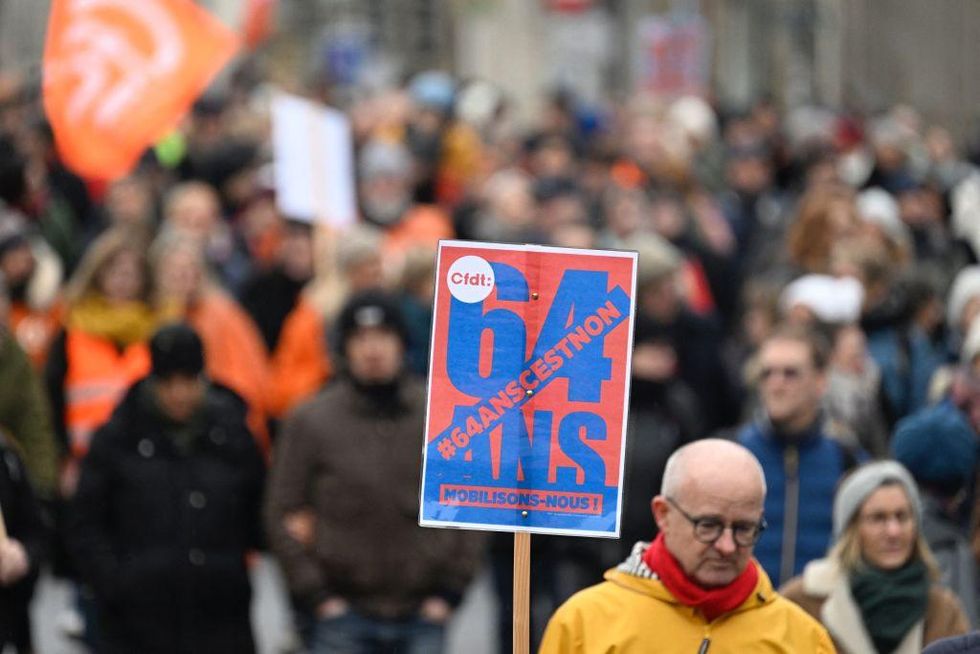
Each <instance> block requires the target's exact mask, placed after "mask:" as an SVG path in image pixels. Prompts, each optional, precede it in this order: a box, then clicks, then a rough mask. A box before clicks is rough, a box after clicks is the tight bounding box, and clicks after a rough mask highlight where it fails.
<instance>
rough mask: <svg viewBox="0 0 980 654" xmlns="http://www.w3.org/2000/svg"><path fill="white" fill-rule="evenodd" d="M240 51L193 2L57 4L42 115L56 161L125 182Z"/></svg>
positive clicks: (70, 0) (81, 0)
mask: <svg viewBox="0 0 980 654" xmlns="http://www.w3.org/2000/svg"><path fill="white" fill-rule="evenodd" d="M238 47H239V44H238V38H237V37H236V36H235V34H234V33H233V32H232V31H231V30H229V29H227V28H226V27H224V26H223V25H222V24H221V23H219V22H218V21H217V19H215V18H214V17H213V16H211V14H209V13H208V12H207V11H205V10H203V9H201V8H200V7H198V6H197V5H195V4H194V2H193V1H192V0H139V2H134V1H133V0H54V2H53V4H52V7H51V15H50V18H49V20H48V35H47V42H46V43H45V46H44V109H45V111H46V113H47V115H48V120H49V121H50V122H51V126H52V128H53V130H54V135H55V141H56V143H57V145H58V151H59V153H60V155H61V158H62V159H63V160H64V162H65V163H66V164H67V165H68V166H69V167H70V168H71V169H72V170H74V171H75V172H76V173H78V174H80V175H82V176H83V177H87V178H94V179H109V180H111V179H116V178H118V177H121V176H123V175H125V174H126V173H128V172H129V171H130V170H131V169H132V168H133V166H134V165H135V164H136V162H137V160H138V159H139V157H140V155H141V154H142V153H143V152H144V151H145V149H146V148H147V147H148V146H150V145H151V144H152V143H154V142H155V141H156V140H158V139H159V138H161V137H162V136H163V135H165V134H166V133H167V132H168V131H169V130H171V129H172V128H173V127H174V125H175V124H176V123H177V121H178V120H180V118H181V117H182V116H183V115H184V114H185V113H186V112H187V110H188V108H189V107H190V105H191V103H193V102H194V100H195V99H196V98H197V96H198V95H200V93H201V92H202V91H203V90H204V89H205V88H206V87H207V85H208V83H209V82H210V81H211V79H212V78H213V77H214V76H215V75H216V74H217V73H218V71H219V70H221V68H222V67H223V66H224V65H225V64H226V63H227V62H228V60H229V59H230V58H231V57H232V56H233V55H234V54H235V52H236V51H237V50H238Z"/></svg>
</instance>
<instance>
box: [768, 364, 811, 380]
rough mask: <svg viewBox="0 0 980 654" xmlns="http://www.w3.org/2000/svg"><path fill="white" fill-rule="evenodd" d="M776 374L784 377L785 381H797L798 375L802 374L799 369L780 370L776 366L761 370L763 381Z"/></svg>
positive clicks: (785, 368) (787, 368) (786, 368)
mask: <svg viewBox="0 0 980 654" xmlns="http://www.w3.org/2000/svg"><path fill="white" fill-rule="evenodd" d="M777 374H778V375H781V376H782V377H785V378H786V379H790V380H793V379H799V377H800V375H802V374H803V371H802V370H800V369H799V368H792V367H783V368H780V367H777V366H773V367H771V368H763V369H762V378H763V379H769V378H771V377H774V376H775V375H777Z"/></svg>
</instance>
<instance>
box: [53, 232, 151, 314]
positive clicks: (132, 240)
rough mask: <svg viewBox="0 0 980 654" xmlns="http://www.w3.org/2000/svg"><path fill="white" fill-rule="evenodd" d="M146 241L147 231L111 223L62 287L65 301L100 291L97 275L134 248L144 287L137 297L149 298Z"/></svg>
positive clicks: (72, 302)
mask: <svg viewBox="0 0 980 654" xmlns="http://www.w3.org/2000/svg"><path fill="white" fill-rule="evenodd" d="M147 242H148V238H147V235H146V232H145V231H143V230H141V229H137V228H133V227H128V226H119V227H112V228H110V229H108V230H106V231H105V232H103V233H102V235H101V236H99V237H98V238H97V239H95V240H94V241H93V242H92V244H91V245H90V246H89V248H88V250H86V252H85V255H84V256H83V257H82V260H81V262H80V263H79V264H78V268H76V269H75V272H74V274H73V275H72V276H71V279H70V280H69V281H68V284H67V286H66V287H65V299H66V300H67V302H68V304H69V305H73V304H76V303H77V302H78V301H80V300H81V299H82V298H84V297H86V296H89V295H92V294H96V293H101V291H100V290H99V289H98V288H97V286H98V284H99V277H100V276H101V275H102V273H103V271H104V270H105V269H106V268H107V267H108V266H109V264H111V263H112V261H113V260H114V259H115V258H116V257H117V256H119V255H120V254H121V253H123V252H133V253H135V254H137V255H138V256H139V258H140V264H141V271H142V273H143V289H142V292H141V293H140V297H141V299H143V300H146V299H148V298H150V297H151V295H152V289H153V277H152V275H151V274H150V268H149V262H148V259H147Z"/></svg>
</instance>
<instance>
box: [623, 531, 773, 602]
mask: <svg viewBox="0 0 980 654" xmlns="http://www.w3.org/2000/svg"><path fill="white" fill-rule="evenodd" d="M643 562H644V563H646V564H647V567H648V568H650V569H651V570H653V571H654V572H656V573H657V576H658V577H659V578H660V581H662V582H663V584H664V586H666V587H667V590H669V591H670V594H671V595H673V596H674V597H675V598H677V601H678V602H680V603H681V604H683V605H684V606H690V607H692V608H695V609H700V611H701V613H702V614H703V615H704V617H705V619H707V621H708V622H711V621H712V620H714V619H715V618H717V617H718V616H720V615H722V614H724V613H728V612H729V611H732V610H734V609H736V608H738V607H739V606H741V604H742V602H744V601H745V600H746V599H748V597H749V595H751V594H752V591H753V590H755V584H756V582H757V581H758V580H759V571H758V569H757V568H756V564H755V562H754V561H750V562H749V565H747V566H745V570H744V571H743V572H742V574H740V575H739V576H738V577H736V578H735V580H734V581H732V583H730V584H728V585H727V586H722V587H721V588H702V587H701V586H699V585H698V584H696V583H695V582H694V581H693V580H691V579H690V578H689V577H688V576H687V575H686V574H685V573H684V570H683V569H682V568H681V565H680V563H678V562H677V559H675V558H674V555H673V554H671V553H670V552H668V551H667V547H666V546H665V545H664V535H663V534H660V535H658V536H657V538H656V540H654V541H653V543H651V544H650V547H648V548H647V551H646V552H644V553H643Z"/></svg>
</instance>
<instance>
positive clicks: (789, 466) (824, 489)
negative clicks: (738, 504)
mask: <svg viewBox="0 0 980 654" xmlns="http://www.w3.org/2000/svg"><path fill="white" fill-rule="evenodd" d="M738 442H739V443H741V444H742V445H744V446H745V447H746V448H748V449H749V451H750V452H752V454H754V455H755V458H756V459H758V460H759V463H760V464H761V465H762V469H763V471H764V472H765V474H766V486H767V487H768V490H767V492H766V504H765V516H766V522H767V523H768V525H769V526H768V528H767V529H766V530H765V531H764V532H762V537H761V538H759V542H758V543H756V546H755V556H756V558H757V559H758V560H759V563H760V564H761V565H762V567H763V569H764V570H765V571H766V574H768V575H769V577H770V578H771V579H773V580H774V581H775V583H776V585H777V586H778V585H781V584H784V583H786V582H787V581H789V580H790V578H792V577H794V576H796V575H798V574H800V572H802V571H803V566H805V565H806V564H807V563H808V562H810V561H813V560H814V559H818V558H820V557H822V556H823V555H824V554H825V553H826V552H827V546H828V545H829V544H830V536H831V532H832V528H833V524H832V523H833V520H832V518H833V516H832V513H833V506H834V492H835V491H836V489H837V482H838V481H839V480H840V479H841V477H843V476H844V474H845V473H846V472H847V471H848V470H850V469H851V468H853V467H854V466H855V465H856V464H857V463H858V462H860V461H863V460H864V459H866V458H867V455H865V454H864V453H863V452H860V451H854V450H852V449H850V448H848V447H846V446H844V445H842V444H841V443H840V442H838V441H837V440H835V439H833V438H831V437H830V436H829V435H828V433H827V430H826V429H825V428H824V424H823V421H822V420H820V421H818V422H817V423H816V424H814V425H813V426H812V427H811V428H810V429H808V430H807V431H806V432H805V433H803V434H799V435H797V436H796V437H795V438H793V439H792V440H791V439H789V438H786V437H784V436H782V435H780V434H779V433H777V432H776V431H775V430H774V429H773V427H772V424H771V423H770V422H769V421H768V420H766V419H762V420H759V421H757V422H755V423H753V424H750V425H748V426H747V427H745V428H744V429H743V430H742V431H741V433H740V434H739V436H738Z"/></svg>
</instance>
